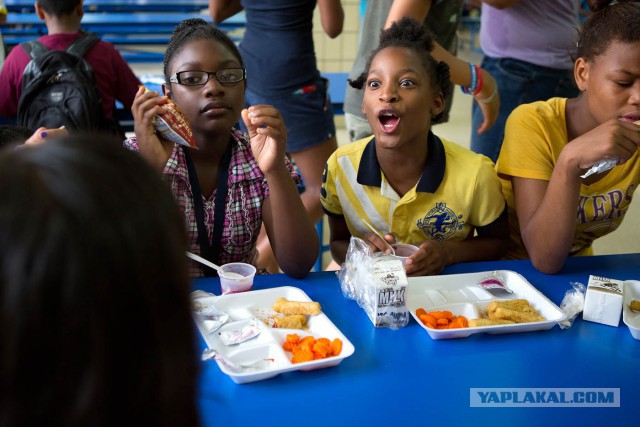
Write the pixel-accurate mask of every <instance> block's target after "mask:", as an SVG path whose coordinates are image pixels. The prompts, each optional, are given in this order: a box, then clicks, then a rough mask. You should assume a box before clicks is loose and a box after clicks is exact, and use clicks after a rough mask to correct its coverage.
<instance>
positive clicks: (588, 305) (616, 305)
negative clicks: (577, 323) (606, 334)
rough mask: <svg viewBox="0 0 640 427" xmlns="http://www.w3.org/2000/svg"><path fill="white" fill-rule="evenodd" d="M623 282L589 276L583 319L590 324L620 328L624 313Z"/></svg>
mask: <svg viewBox="0 0 640 427" xmlns="http://www.w3.org/2000/svg"><path fill="white" fill-rule="evenodd" d="M623 283H624V282H623V281H622V280H614V279H608V278H606V277H598V276H589V283H588V285H587V293H586V296H585V298H584V310H583V312H582V318H583V319H584V320H588V321H590V322H597V323H602V324H605V325H609V326H618V324H619V323H620V314H621V313H622V298H623V296H622V286H623Z"/></svg>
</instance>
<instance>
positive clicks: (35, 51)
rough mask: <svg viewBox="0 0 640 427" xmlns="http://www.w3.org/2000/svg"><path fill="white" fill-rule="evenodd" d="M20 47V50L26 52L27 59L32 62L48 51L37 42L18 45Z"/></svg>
mask: <svg viewBox="0 0 640 427" xmlns="http://www.w3.org/2000/svg"><path fill="white" fill-rule="evenodd" d="M20 47H22V49H24V51H25V52H27V55H29V57H30V58H31V59H32V60H34V61H35V60H36V59H37V58H38V57H39V56H42V55H44V54H45V53H47V52H49V49H47V47H46V46H45V45H43V44H42V43H40V42H39V41H38V40H34V41H30V42H22V43H20Z"/></svg>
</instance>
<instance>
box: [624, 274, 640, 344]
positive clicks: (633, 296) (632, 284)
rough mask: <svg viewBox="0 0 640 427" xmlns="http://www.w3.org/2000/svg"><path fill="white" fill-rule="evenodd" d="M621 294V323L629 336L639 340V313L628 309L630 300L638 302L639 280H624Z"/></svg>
mask: <svg viewBox="0 0 640 427" xmlns="http://www.w3.org/2000/svg"><path fill="white" fill-rule="evenodd" d="M623 292H624V302H623V306H622V321H623V322H624V324H625V325H627V327H628V328H629V332H631V336H633V338H635V339H637V340H640V312H638V311H631V309H630V308H629V304H631V300H638V301H640V280H625V282H624V285H623Z"/></svg>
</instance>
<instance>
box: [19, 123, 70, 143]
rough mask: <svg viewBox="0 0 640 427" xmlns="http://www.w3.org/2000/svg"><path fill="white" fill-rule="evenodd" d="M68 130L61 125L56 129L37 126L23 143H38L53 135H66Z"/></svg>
mask: <svg viewBox="0 0 640 427" xmlns="http://www.w3.org/2000/svg"><path fill="white" fill-rule="evenodd" d="M67 135H69V132H67V130H66V129H65V128H64V126H63V127H61V128H58V129H47V128H44V127H41V128H38V130H37V131H35V132H34V133H33V135H31V136H30V137H29V139H27V140H26V141H25V142H24V143H25V145H38V144H41V143H43V142H45V141H48V140H50V139H52V138H54V137H61V136H67Z"/></svg>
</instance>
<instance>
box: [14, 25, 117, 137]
mask: <svg viewBox="0 0 640 427" xmlns="http://www.w3.org/2000/svg"><path fill="white" fill-rule="evenodd" d="M99 40H100V39H99V38H98V36H96V35H95V34H92V33H81V34H80V36H79V37H78V38H77V39H76V40H75V41H74V42H73V43H72V44H71V45H70V46H69V47H68V48H67V50H66V51H63V50H51V51H50V50H48V49H47V48H46V47H45V46H44V45H43V44H42V43H40V42H39V41H31V42H23V43H20V46H22V48H23V49H24V50H25V52H27V54H28V55H29V56H30V57H31V61H30V62H29V64H27V66H26V68H25V69H24V73H23V75H22V93H21V95H20V100H19V102H18V125H20V126H24V127H26V128H29V129H33V130H35V129H38V128H39V127H41V126H42V127H45V128H47V129H55V128H59V127H61V126H65V127H66V128H67V129H69V130H107V129H110V130H111V129H112V126H110V124H109V121H108V120H107V119H106V117H105V114H104V109H103V107H102V102H101V100H100V92H99V91H98V86H97V84H96V81H95V78H94V76H93V70H92V69H91V65H89V63H88V62H87V61H85V60H84V58H83V57H84V55H85V53H86V52H87V51H88V50H89V49H90V48H91V47H92V46H93V45H94V44H96V42H98V41H99Z"/></svg>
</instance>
